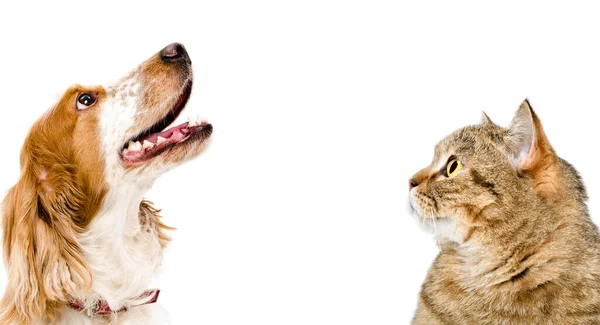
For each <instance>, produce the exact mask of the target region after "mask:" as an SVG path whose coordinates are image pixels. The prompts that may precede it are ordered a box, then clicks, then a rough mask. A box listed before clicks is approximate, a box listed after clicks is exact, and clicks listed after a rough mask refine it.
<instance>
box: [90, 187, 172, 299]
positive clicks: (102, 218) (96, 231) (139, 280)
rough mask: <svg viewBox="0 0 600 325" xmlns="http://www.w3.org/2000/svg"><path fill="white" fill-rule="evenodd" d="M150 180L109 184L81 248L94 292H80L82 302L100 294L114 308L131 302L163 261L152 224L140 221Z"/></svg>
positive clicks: (97, 297) (98, 296)
mask: <svg viewBox="0 0 600 325" xmlns="http://www.w3.org/2000/svg"><path fill="white" fill-rule="evenodd" d="M151 183H152V182H147V183H144V184H142V185H140V184H139V183H138V184H125V183H121V184H118V185H116V186H111V187H110V190H109V191H108V193H107V194H106V197H105V199H104V202H103V204H102V207H101V209H100V211H99V213H98V215H97V216H96V217H95V218H94V221H93V222H92V223H91V224H90V226H89V229H88V231H87V232H86V233H85V234H84V235H83V236H82V241H81V247H82V249H83V251H84V254H85V259H86V262H87V264H88V266H89V268H90V270H91V272H92V280H93V286H92V291H91V292H92V293H91V294H90V293H89V292H88V293H82V297H81V299H82V300H83V301H85V303H86V305H87V304H89V305H90V306H93V305H94V303H95V302H96V301H97V300H98V299H104V300H106V301H107V302H108V304H109V306H110V307H111V309H112V310H118V309H119V308H121V307H123V306H127V305H130V304H133V303H135V301H132V299H134V298H135V297H137V296H138V295H140V294H141V293H142V292H143V291H144V290H147V289H149V288H148V285H149V283H150V280H151V278H152V276H153V275H154V274H155V272H156V271H157V269H158V267H159V266H160V264H161V261H162V247H161V244H160V241H159V238H158V236H157V233H156V229H154V227H153V225H152V224H151V223H140V204H141V202H142V200H143V196H144V194H145V193H146V191H147V190H148V189H149V188H150V186H151Z"/></svg>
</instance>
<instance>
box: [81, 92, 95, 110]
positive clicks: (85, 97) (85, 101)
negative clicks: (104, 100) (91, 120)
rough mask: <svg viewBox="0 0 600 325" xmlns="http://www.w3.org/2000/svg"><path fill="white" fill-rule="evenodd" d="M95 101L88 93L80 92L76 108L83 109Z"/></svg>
mask: <svg viewBox="0 0 600 325" xmlns="http://www.w3.org/2000/svg"><path fill="white" fill-rule="evenodd" d="M95 102H96V98H94V96H92V95H90V94H81V95H79V98H77V109H78V110H80V111H81V110H84V109H86V108H88V107H90V106H92V105H93V104H94V103H95Z"/></svg>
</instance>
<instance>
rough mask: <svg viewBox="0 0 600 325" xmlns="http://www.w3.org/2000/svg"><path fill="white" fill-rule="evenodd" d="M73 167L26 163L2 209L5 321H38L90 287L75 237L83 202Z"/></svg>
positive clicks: (0, 313)
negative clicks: (42, 165) (47, 166)
mask: <svg viewBox="0 0 600 325" xmlns="http://www.w3.org/2000/svg"><path fill="white" fill-rule="evenodd" d="M69 168H72V167H69V166H66V165H65V166H61V165H54V166H52V167H50V168H49V169H48V170H46V169H44V168H38V167H37V166H35V165H33V164H31V163H28V162H26V165H25V166H24V168H23V169H22V171H21V177H20V179H19V181H18V183H17V184H16V185H15V186H14V187H13V188H12V189H11V190H10V191H9V193H8V195H7V196H6V198H5V200H4V203H3V207H2V226H3V227H2V228H3V247H4V250H3V252H4V262H5V265H6V268H7V271H8V286H7V288H6V291H5V294H4V297H3V299H2V301H1V302H0V324H33V323H35V322H36V321H37V320H38V319H40V318H53V314H54V313H55V312H56V310H58V309H59V308H61V307H60V306H61V305H63V304H64V303H65V302H67V301H68V300H69V299H70V297H71V296H72V295H74V294H76V293H78V292H82V290H86V289H87V288H89V287H90V286H91V273H90V271H89V269H88V268H87V267H86V265H85V263H84V259H83V256H82V253H81V249H80V247H79V245H78V242H77V240H76V238H77V236H78V234H79V233H80V232H81V229H78V226H77V225H76V222H75V221H76V220H77V218H78V216H77V215H76V214H77V212H78V210H80V208H81V206H82V204H83V203H84V199H85V198H84V196H83V194H82V192H81V191H80V190H79V188H78V186H77V182H76V178H75V175H74V173H73V171H72V170H69Z"/></svg>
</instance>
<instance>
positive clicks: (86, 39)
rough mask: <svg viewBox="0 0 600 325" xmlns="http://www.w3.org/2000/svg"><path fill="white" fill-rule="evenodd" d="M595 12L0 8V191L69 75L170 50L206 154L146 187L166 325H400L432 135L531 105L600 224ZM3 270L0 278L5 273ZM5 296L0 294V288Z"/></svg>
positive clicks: (412, 284)
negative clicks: (177, 59)
mask: <svg viewBox="0 0 600 325" xmlns="http://www.w3.org/2000/svg"><path fill="white" fill-rule="evenodd" d="M598 13H599V10H598V8H593V7H584V6H579V5H574V4H572V3H571V4H570V6H569V7H563V6H555V5H552V4H550V3H548V2H540V3H538V4H524V3H519V4H515V5H510V4H508V3H507V2H503V4H502V5H497V6H489V5H484V4H481V3H479V2H475V1H473V2H457V1H450V2H448V1H445V2H439V3H433V2H424V1H420V2H417V1H406V2H400V1H374V0H370V1H348V0H345V1H331V0H314V1H313V0H303V1H293V2H292V1H264V0H263V1H229V0H219V1H194V2H193V3H192V2H190V3H180V2H176V1H164V2H149V1H146V2H143V3H142V2H140V3H123V2H109V1H94V2H90V3H88V4H83V3H80V2H69V3H66V2H65V3H60V4H59V3H57V2H45V3H41V2H40V3H38V4H32V3H24V2H17V1H4V2H2V5H0V67H1V72H0V114H2V117H1V118H0V121H1V122H0V139H2V153H1V157H2V159H0V190H1V194H2V196H3V195H4V194H5V193H6V191H7V190H8V188H9V187H10V186H12V185H13V184H14V183H15V181H16V180H17V177H18V174H19V169H18V160H19V159H18V154H19V150H20V146H21V144H22V142H23V140H24V137H25V135H26V133H27V131H28V128H29V127H30V126H31V124H32V123H33V122H34V120H35V119H36V118H37V117H39V116H40V115H41V114H42V113H43V112H44V111H45V110H46V109H47V108H48V107H50V106H51V105H52V104H53V103H54V101H55V100H57V99H58V98H59V96H60V95H61V93H62V91H64V90H65V89H66V87H67V86H69V85H70V84H72V83H76V82H79V83H85V84H95V83H103V82H105V81H110V80H114V79H116V78H118V77H120V76H121V75H123V74H124V73H126V72H127V71H129V70H130V69H132V68H134V67H135V66H136V65H137V64H138V63H140V62H141V61H142V60H144V59H145V58H146V57H149V56H150V55H152V54H153V53H155V52H157V51H158V50H160V49H161V48H162V47H164V46H165V45H167V44H169V43H171V42H174V41H179V42H182V43H184V44H185V46H186V47H187V49H188V51H189V53H190V55H191V57H192V60H193V63H194V69H195V83H194V94H193V95H192V98H191V100H190V102H189V104H188V110H191V111H194V112H200V114H201V116H203V117H206V118H208V119H209V121H210V122H212V123H213V125H214V128H215V132H214V138H213V143H212V146H211V148H210V150H209V151H208V152H206V154H205V155H204V156H202V157H200V158H199V159H197V160H195V161H193V162H191V163H189V164H187V165H185V166H183V167H181V168H178V169H176V170H174V171H173V172H171V173H169V174H167V175H165V176H164V177H163V178H161V179H160V180H159V181H158V182H157V183H156V185H155V187H154V188H153V190H152V191H151V192H150V193H148V197H149V198H150V199H152V200H153V201H155V202H156V204H157V205H158V206H159V207H161V208H163V212H164V213H163V214H164V215H165V221H166V222H167V223H168V224H169V225H172V226H175V227H178V228H179V229H178V230H177V231H176V232H175V233H174V241H173V243H172V245H171V246H170V249H169V251H168V252H167V254H166V260H165V263H164V272H163V273H162V275H161V276H160V278H159V280H158V285H159V286H160V288H161V289H162V296H161V299H160V302H161V303H162V304H163V305H164V306H165V307H166V308H167V309H169V310H170V312H171V313H172V315H173V317H174V322H175V324H261V325H262V324H278V325H279V324H408V323H409V321H410V318H411V317H412V314H413V312H414V309H415V306H416V300H417V295H418V291H419V286H420V283H421V282H422V280H423V278H424V276H425V274H426V271H427V269H428V267H429V265H430V263H431V261H432V260H433V258H434V257H435V255H436V252H437V248H436V246H435V242H434V240H433V239H432V237H431V235H430V234H427V233H424V232H423V231H421V230H420V229H419V227H418V225H417V223H416V222H415V221H414V219H413V217H412V216H411V215H410V214H409V212H408V208H407V189H408V188H407V183H408V178H409V177H410V176H411V175H412V174H413V173H415V172H417V171H418V170H419V169H421V168H422V167H424V166H426V165H427V164H429V162H430V159H431V157H432V155H433V147H434V145H435V143H436V142H437V141H438V140H440V139H441V138H443V137H444V136H445V135H446V134H448V133H449V132H451V131H453V130H454V129H457V128H460V127H462V126H464V125H466V124H470V123H476V122H478V121H479V116H480V112H481V110H485V111H486V112H487V113H488V114H489V115H490V116H491V118H492V119H493V120H494V121H496V122H497V123H500V124H503V125H506V124H507V123H508V122H509V121H510V119H511V117H512V114H513V112H514V111H515V109H516V108H517V106H518V105H519V103H520V102H521V100H523V99H524V98H525V97H529V98H530V100H531V103H532V105H533V107H534V109H536V111H537V112H538V114H539V116H540V117H541V119H542V123H543V124H544V127H545V128H546V131H547V134H548V136H549V138H550V141H551V142H552V143H553V145H554V147H555V149H556V150H557V152H558V153H559V154H560V155H561V156H562V157H564V158H566V159H567V160H569V161H570V162H571V163H573V164H574V166H575V167H576V168H577V169H578V170H579V171H580V172H581V174H582V175H583V178H584V180H585V181H586V183H587V186H588V189H589V193H590V197H591V199H590V207H591V211H592V215H593V216H594V218H595V220H596V221H600V220H599V218H600V207H599V204H600V203H599V201H600V197H599V196H600V193H599V192H600V190H599V188H600V177H598V175H597V173H598V160H597V157H598V155H597V150H598V143H597V139H598V137H599V135H600V134H599V133H600V131H599V130H598V126H597V125H598V123H597V116H598V115H597V112H598V109H599V108H600V96H599V95H598V94H599V93H600V47H599V46H598V44H600V20H599V19H598ZM2 272H3V271H0V288H3V287H4V285H5V281H6V280H5V278H4V274H2ZM1 290H2V289H0V291H1Z"/></svg>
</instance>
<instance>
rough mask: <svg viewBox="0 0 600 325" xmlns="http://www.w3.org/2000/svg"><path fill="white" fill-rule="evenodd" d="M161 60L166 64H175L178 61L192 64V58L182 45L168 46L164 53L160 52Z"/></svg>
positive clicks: (163, 50)
mask: <svg viewBox="0 0 600 325" xmlns="http://www.w3.org/2000/svg"><path fill="white" fill-rule="evenodd" d="M160 58H161V59H162V60H163V62H165V63H174V62H178V61H186V62H188V63H192V61H191V60H190V57H189V56H188V53H187V51H186V50H185V47H183V44H180V43H173V44H169V45H167V47H165V48H164V49H162V51H160Z"/></svg>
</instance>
